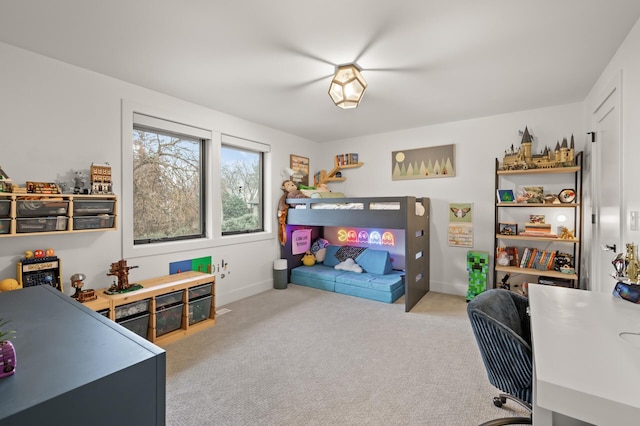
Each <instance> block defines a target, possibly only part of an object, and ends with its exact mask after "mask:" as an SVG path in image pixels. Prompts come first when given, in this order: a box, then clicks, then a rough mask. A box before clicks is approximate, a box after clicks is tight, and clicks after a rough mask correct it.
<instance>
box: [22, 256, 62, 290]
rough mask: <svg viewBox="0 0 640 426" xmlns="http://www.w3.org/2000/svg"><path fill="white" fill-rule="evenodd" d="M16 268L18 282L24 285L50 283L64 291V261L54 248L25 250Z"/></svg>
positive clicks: (31, 285)
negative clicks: (62, 273)
mask: <svg viewBox="0 0 640 426" xmlns="http://www.w3.org/2000/svg"><path fill="white" fill-rule="evenodd" d="M16 269H17V278H18V283H19V284H20V285H21V286H22V287H33V286H37V285H50V286H52V287H54V288H56V289H58V290H60V291H61V292H63V293H64V288H63V285H62V280H61V278H60V276H61V269H62V261H61V260H60V259H59V258H58V256H56V255H55V251H54V250H53V249H52V248H48V249H46V250H43V249H36V250H27V251H25V252H24V257H23V258H22V260H21V261H19V262H18V263H17V265H16Z"/></svg>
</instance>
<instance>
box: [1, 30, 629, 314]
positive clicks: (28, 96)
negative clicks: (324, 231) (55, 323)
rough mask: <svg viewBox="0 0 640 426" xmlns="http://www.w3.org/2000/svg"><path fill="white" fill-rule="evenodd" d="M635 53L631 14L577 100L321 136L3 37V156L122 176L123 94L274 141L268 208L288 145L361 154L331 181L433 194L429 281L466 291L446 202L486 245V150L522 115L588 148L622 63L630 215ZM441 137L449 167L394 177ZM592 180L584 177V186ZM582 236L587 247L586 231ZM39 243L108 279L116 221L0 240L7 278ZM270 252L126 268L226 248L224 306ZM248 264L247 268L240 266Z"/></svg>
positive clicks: (267, 248)
mask: <svg viewBox="0 0 640 426" xmlns="http://www.w3.org/2000/svg"><path fill="white" fill-rule="evenodd" d="M637 52H640V24H636V26H635V27H634V29H633V30H632V31H631V33H630V34H629V36H628V38H627V39H626V41H625V42H624V43H623V44H622V46H621V47H620V49H619V51H618V53H617V54H616V55H615V57H614V58H613V60H612V61H611V63H610V64H609V66H608V67H607V69H606V70H605V72H604V73H603V74H602V76H601V78H600V79H599V80H598V83H597V84H596V85H595V86H594V88H593V90H592V91H591V93H590V94H589V97H588V98H587V100H586V101H585V102H584V103H575V104H569V105H561V106H556V107H549V108H542V109H536V110H531V111H521V112H514V113H510V114H504V115H499V116H493V117H485V118H478V119H473V120H466V121H460V122H452V123H445V124H441V125H434V126H428V127H421V128H415V129H406V130H402V131H398V132H392V133H387V134H378V135H372V136H368V137H362V138H354V139H348V140H341V141H334V142H331V143H329V144H326V145H325V144H323V145H321V146H318V144H314V143H309V141H306V140H303V139H300V138H297V137H294V136H291V135H288V134H285V133H282V132H279V131H276V130H273V129H269V128H265V127H263V126H259V125H257V124H254V123H250V122H247V121H245V120H241V119H238V118H234V117H232V116H229V115H226V114H223V113H220V112H217V111H212V110H208V109H205V108H202V107H199V106H197V105H193V104H190V103H187V102H183V101H181V100H178V99H175V98H172V97H169V96H165V95H163V94H160V93H156V92H153V91H149V90H146V89H144V88H141V87H137V86H133V85H130V84H127V83H124V82H121V81H118V80H115V79H112V78H108V77H105V76H102V75H99V74H96V73H93V72H91V71H87V70H83V69H80V68H77V67H74V66H70V65H67V64H64V63H61V62H58V61H54V60H51V59H48V58H45V57H42V56H39V55H36V54H33V53H30V52H27V51H24V50H21V49H17V48H14V47H12V46H9V45H5V44H2V43H0V62H2V64H3V66H2V68H0V72H1V73H2V75H1V77H2V78H0V93H2V97H0V124H1V128H2V129H3V135H2V142H1V146H2V148H1V150H0V165H2V167H3V168H4V169H5V171H6V172H7V173H9V175H10V176H11V177H12V178H13V179H14V181H16V182H17V183H23V182H24V181H26V180H42V181H49V180H55V179H56V177H57V176H58V175H60V174H64V173H67V172H68V171H69V170H75V169H85V168H88V166H89V164H90V163H91V162H103V161H108V162H110V163H111V164H112V165H113V167H114V174H115V176H116V177H117V176H119V174H120V171H121V160H120V143H121V142H120V138H121V137H120V102H121V99H123V98H124V99H129V100H132V101H135V102H139V103H143V104H149V105H153V106H155V107H157V108H164V109H166V110H168V111H177V112H179V113H180V114H181V115H187V114H190V113H194V114H197V115H199V116H207V117H208V119H209V120H210V121H211V123H213V125H214V127H215V128H214V130H217V131H220V132H225V133H229V134H234V135H237V136H243V137H246V138H249V139H254V140H258V141H262V142H265V143H269V144H271V146H272V150H273V156H272V158H273V161H274V163H273V167H272V170H271V171H270V176H271V181H272V183H274V185H273V187H272V189H271V197H270V199H269V197H267V198H268V201H269V202H271V203H273V205H272V207H273V206H274V205H275V203H276V202H277V200H278V199H279V197H280V194H281V191H280V189H279V184H280V180H281V179H280V177H279V173H280V170H282V169H283V168H284V167H286V166H288V162H289V154H299V155H303V156H308V157H310V158H311V165H312V170H311V172H315V171H316V169H318V168H326V169H330V168H331V167H332V164H333V157H332V155H327V154H325V153H327V152H329V153H331V154H333V153H335V154H338V153H344V152H358V153H359V154H360V159H361V161H363V162H364V163H365V165H364V166H363V167H362V168H360V169H353V170H347V171H345V172H344V176H345V177H346V178H347V180H346V181H345V182H344V183H339V184H332V185H331V187H332V189H333V190H335V191H342V192H345V193H346V194H347V195H350V196H386V195H416V196H428V197H430V198H431V200H432V212H431V214H432V219H433V220H432V224H431V265H432V268H431V289H432V290H433V291H442V292H446V293H453V294H464V293H465V292H466V288H467V277H468V274H467V272H466V270H465V266H466V265H465V254H466V251H467V249H465V248H457V247H449V246H448V244H447V222H448V215H447V212H448V204H449V203H451V202H454V203H458V202H460V203H466V202H471V203H473V205H474V209H475V212H474V247H473V249H474V250H485V251H489V252H490V253H491V254H492V255H493V250H494V248H493V205H494V200H495V194H494V173H493V172H494V161H495V158H496V157H498V158H501V157H502V155H503V152H504V150H505V149H506V148H507V147H509V146H510V145H511V144H516V145H517V144H518V143H519V141H520V137H519V135H518V130H522V129H523V128H524V126H525V125H526V126H528V127H529V129H530V130H532V132H533V134H534V136H536V138H537V139H536V141H535V142H534V148H536V149H540V147H541V146H542V145H545V144H548V145H550V146H554V145H555V142H556V141H557V140H559V139H560V140H561V139H562V138H563V137H570V136H571V134H572V133H573V134H574V135H575V140H576V145H577V146H576V149H578V150H580V149H584V150H585V151H587V158H588V154H589V152H588V150H589V144H587V143H586V136H585V132H586V131H588V130H589V123H590V117H591V110H590V108H589V104H590V102H593V101H594V99H595V98H596V97H597V96H598V94H599V93H600V92H601V91H602V88H603V87H604V85H606V84H607V83H608V82H609V81H610V80H611V79H612V78H613V76H614V75H615V74H616V73H618V72H620V70H623V110H622V114H623V123H624V127H623V132H622V137H623V151H624V165H623V167H624V174H625V182H626V185H625V186H624V188H623V194H624V199H625V205H624V210H625V213H626V215H627V216H628V211H630V210H640V197H638V196H637V195H636V194H637V191H636V189H635V182H638V181H639V180H640V179H639V178H640V168H638V167H636V164H635V163H636V161H637V159H638V158H640V144H638V143H637V141H635V143H634V139H637V138H636V136H635V132H634V130H635V129H634V127H635V124H636V122H635V120H634V118H635V117H639V116H640V56H639V55H638V54H637ZM443 144H455V145H456V169H457V175H456V177H453V178H441V179H424V180H405V181H392V180H391V151H395V150H398V149H412V148H420V147H428V146H436V145H443ZM320 153H322V154H320ZM121 188H122V186H121V183H120V182H118V181H116V185H115V188H114V190H115V192H116V193H121ZM589 189H590V188H589V187H588V186H585V191H586V192H588V191H589ZM587 196H588V194H587ZM271 210H274V209H273V208H271ZM121 219H125V218H122V217H121ZM270 224H271V226H272V227H275V219H272V220H270ZM625 229H626V232H625V235H624V240H625V241H629V242H631V241H634V240H635V242H636V243H637V242H638V240H639V238H638V237H639V235H638V233H637V232H631V231H629V230H628V225H627V224H625ZM587 231H588V230H587ZM587 233H588V232H587ZM584 243H585V248H586V249H587V250H585V252H586V253H587V254H588V252H589V250H588V248H589V241H585V242H584ZM46 247H54V248H55V249H56V250H57V253H58V255H59V256H60V257H61V258H62V261H63V270H64V271H63V278H64V279H65V280H68V277H69V276H70V275H71V274H73V273H75V272H84V273H86V274H87V275H88V277H89V279H88V285H89V286H91V287H94V288H99V287H104V286H106V285H108V284H109V278H108V277H106V275H105V274H106V271H107V269H108V266H109V264H110V263H111V262H113V261H116V260H118V259H120V258H121V256H122V249H121V233H120V231H117V232H99V233H86V234H65V235H59V236H57V235H54V236H25V237H14V238H0V278H5V277H14V276H15V263H16V262H17V261H18V260H19V259H20V258H21V256H22V252H23V251H24V250H27V249H35V248H46ZM278 252H279V246H278V243H277V241H276V239H275V236H274V237H273V238H271V239H269V240H266V241H262V242H257V243H250V244H234V245H228V246H223V247H212V248H211V250H200V251H196V252H185V253H174V254H172V255H168V256H158V257H152V258H151V257H150V258H140V259H134V260H132V261H131V262H130V263H129V264H136V265H139V266H140V269H137V270H134V271H133V272H132V279H143V278H148V277H152V276H157V275H160V274H164V273H165V272H166V271H167V270H168V266H167V265H168V263H169V262H171V261H175V260H183V259H187V258H191V257H199V256H208V255H211V256H213V258H214V263H215V262H216V261H219V260H221V259H223V258H224V260H225V261H226V262H229V265H230V271H231V274H229V275H227V277H225V278H224V279H219V281H218V304H220V305H221V304H226V303H229V302H231V301H233V300H237V299H239V298H241V297H245V296H247V295H251V294H255V293H257V292H260V291H263V290H266V289H268V288H270V287H271V277H272V272H271V268H272V260H273V259H275V258H277V257H278V255H279V254H278ZM247 263H250V264H251V265H252V267H251V268H246V267H245V265H246V264H247ZM583 263H588V260H587V261H585V262H583ZM65 286H66V287H69V283H68V282H65ZM68 292H69V290H68Z"/></svg>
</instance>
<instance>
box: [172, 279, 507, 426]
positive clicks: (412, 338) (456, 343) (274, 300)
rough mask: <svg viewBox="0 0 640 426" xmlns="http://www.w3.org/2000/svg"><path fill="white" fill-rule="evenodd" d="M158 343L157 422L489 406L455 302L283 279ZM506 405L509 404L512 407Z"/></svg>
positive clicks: (464, 418)
mask: <svg viewBox="0 0 640 426" xmlns="http://www.w3.org/2000/svg"><path fill="white" fill-rule="evenodd" d="M226 308H228V309H230V310H231V311H230V312H228V313H225V314H224V315H219V316H218V320H217V324H216V325H215V326H214V327H212V328H209V329H207V330H203V331H202V332H199V333H196V334H194V335H191V336H188V337H186V338H184V339H182V340H179V341H177V342H175V343H172V344H170V345H167V347H166V350H167V424H168V425H434V426H435V425H437V426H446V425H451V426H464V425H477V424H479V423H481V422H482V421H486V420H489V419H492V418H495V417H500V416H506V415H509V414H520V412H517V413H510V411H509V410H508V409H507V410H505V409H499V408H496V407H494V406H493V404H492V401H491V400H492V398H493V396H494V395H496V394H497V391H496V390H495V389H494V388H493V387H492V386H491V385H490V384H489V383H488V380H487V377H486V373H485V370H484V367H483V365H482V360H481V359H480V354H479V352H478V349H477V347H476V344H475V340H474V338H473V334H472V332H471V328H470V325H469V321H468V319H467V315H466V301H465V300H464V298H463V297H458V296H451V295H446V294H440V293H433V292H431V293H428V294H427V295H426V296H425V297H424V298H423V299H422V300H421V301H420V302H419V303H418V305H416V306H415V307H414V308H413V310H412V311H411V312H409V313H405V312H404V300H402V298H401V299H400V300H398V301H397V302H396V303H394V304H386V303H380V302H375V301H370V300H366V299H360V298H356V297H351V296H346V295H341V294H336V293H331V292H326V291H322V290H315V289H311V288H307V287H302V286H297V285H292V284H290V285H289V286H288V288H287V289H284V290H270V291H267V292H265V293H262V294H259V295H256V296H253V297H250V298H247V299H244V300H241V301H238V302H235V303H232V304H230V305H228V306H226ZM516 410H517V409H516Z"/></svg>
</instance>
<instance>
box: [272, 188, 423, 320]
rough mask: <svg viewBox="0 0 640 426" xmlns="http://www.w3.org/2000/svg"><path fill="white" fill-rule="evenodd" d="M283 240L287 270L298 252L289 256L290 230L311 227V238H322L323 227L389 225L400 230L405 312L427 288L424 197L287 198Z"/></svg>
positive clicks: (379, 226) (296, 262)
mask: <svg viewBox="0 0 640 426" xmlns="http://www.w3.org/2000/svg"><path fill="white" fill-rule="evenodd" d="M286 203H287V204H288V205H289V209H288V212H287V243H286V244H285V245H284V246H283V247H282V257H283V258H286V259H288V269H289V270H288V273H290V272H291V268H292V266H293V265H299V264H300V259H301V257H302V255H298V256H294V255H291V242H290V240H291V232H292V231H293V230H295V229H299V228H308V227H311V229H312V238H313V239H316V238H319V237H322V235H321V234H322V229H321V227H324V226H351V227H357V228H389V229H396V230H404V234H405V238H404V242H405V243H404V244H405V247H404V256H405V267H404V272H405V279H404V283H405V284H404V286H405V311H406V312H409V311H410V310H411V308H413V307H414V306H415V304H416V303H418V301H419V300H420V299H421V298H422V297H423V296H424V295H425V294H426V293H427V292H428V291H429V210H430V200H429V198H426V197H421V198H416V197H410V196H402V197H358V198H287V200H286Z"/></svg>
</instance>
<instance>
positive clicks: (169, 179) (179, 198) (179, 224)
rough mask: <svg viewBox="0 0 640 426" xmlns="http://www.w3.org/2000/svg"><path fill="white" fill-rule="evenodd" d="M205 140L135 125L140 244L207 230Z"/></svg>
mask: <svg viewBox="0 0 640 426" xmlns="http://www.w3.org/2000/svg"><path fill="white" fill-rule="evenodd" d="M204 144H205V141H204V140H199V139H197V138H190V137H186V136H184V135H176V134H171V133H168V132H166V133H165V132H160V131H156V130H151V129H144V128H135V127H134V130H133V232H134V244H148V243H153V242H159V241H170V240H179V239H189V238H203V237H204V236H205V225H204V224H205V221H204V218H205V212H204V202H203V201H204V196H203V194H204V184H203V182H204V179H203V169H204V167H203V164H204Z"/></svg>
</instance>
